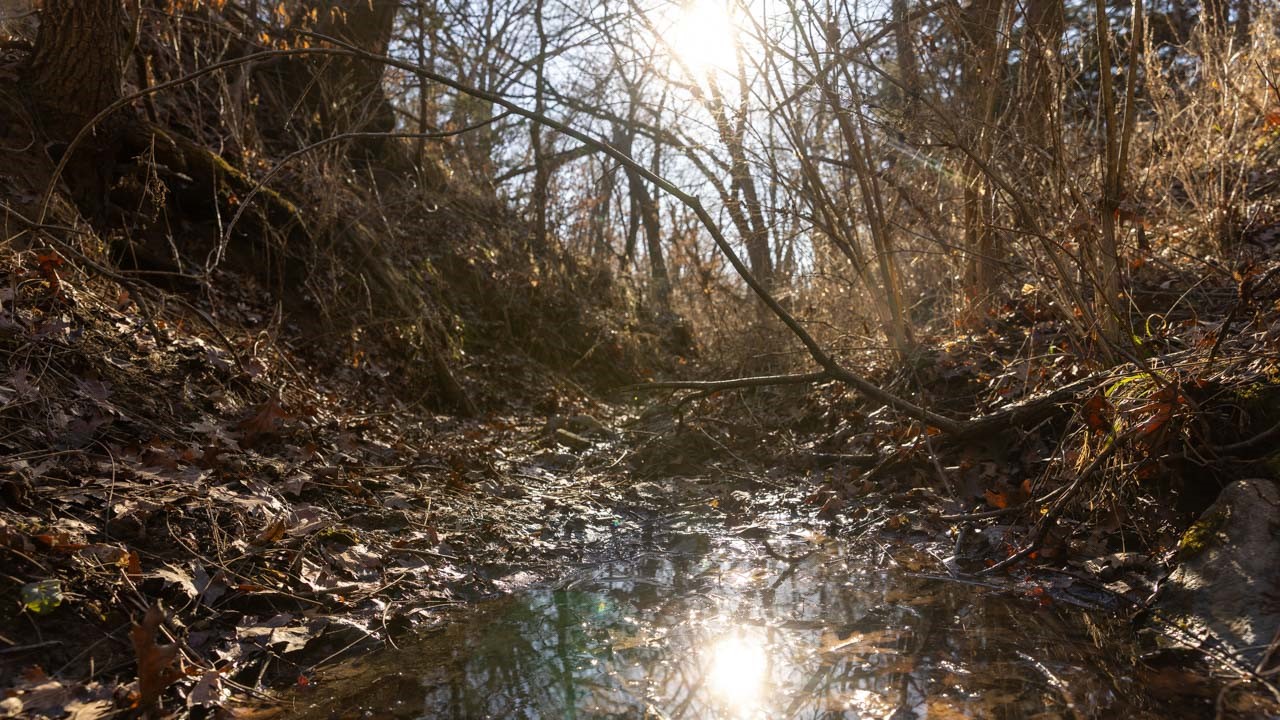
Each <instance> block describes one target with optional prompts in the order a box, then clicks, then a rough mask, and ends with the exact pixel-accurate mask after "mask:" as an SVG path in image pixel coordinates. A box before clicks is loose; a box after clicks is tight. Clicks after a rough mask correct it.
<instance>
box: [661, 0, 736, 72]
mask: <svg viewBox="0 0 1280 720" xmlns="http://www.w3.org/2000/svg"><path fill="white" fill-rule="evenodd" d="M737 34H738V33H737V25H736V24H735V22H734V19H733V15H732V14H731V13H730V12H729V9H728V7H727V6H726V5H725V2H724V0H688V1H687V2H686V3H685V4H684V6H683V7H681V9H680V11H679V14H678V15H677V16H676V19H675V24H674V27H673V28H672V31H671V35H670V36H669V38H668V42H669V43H670V45H671V50H672V52H673V53H675V55H676V57H677V59H679V60H680V62H682V63H684V64H685V65H686V66H688V68H689V71H690V72H692V73H693V74H694V75H696V76H697V77H698V78H701V77H703V76H705V75H706V74H707V73H709V72H712V71H715V70H730V69H732V68H733V67H734V66H735V65H737V51H738V43H737Z"/></svg>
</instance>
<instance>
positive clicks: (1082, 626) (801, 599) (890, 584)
mask: <svg viewBox="0 0 1280 720" xmlns="http://www.w3.org/2000/svg"><path fill="white" fill-rule="evenodd" d="M641 535H642V536H641V538H640V539H639V540H638V541H631V542H630V544H629V546H627V547H625V548H623V549H621V550H619V551H618V552H616V553H612V555H613V556H614V557H613V559H610V560H608V561H603V562H598V563H594V564H590V565H586V566H584V567H582V568H581V569H580V570H579V572H577V573H576V574H575V575H574V576H572V577H571V578H570V579H568V580H565V581H563V582H561V583H560V584H558V585H557V586H555V587H550V588H538V589H532V590H527V591H524V592H522V593H518V594H516V595H514V596H512V597H508V598H505V599H502V600H495V601H491V602H488V603H486V604H481V605H480V606H479V607H478V608H477V609H475V610H473V611H470V612H469V613H468V614H466V615H465V616H461V617H459V618H457V619H456V620H455V621H454V622H452V623H450V624H449V625H448V626H447V627H446V628H445V629H444V630H442V631H440V632H437V633H435V634H433V635H430V636H427V637H425V638H422V639H420V640H418V641H416V642H414V643H411V644H408V645H406V644H405V643H404V642H401V643H399V644H400V647H399V649H398V650H388V651H385V652H382V653H375V654H373V655H371V656H368V657H365V658H362V659H359V660H357V661H354V662H351V663H349V664H347V665H344V666H340V667H338V668H336V669H334V670H332V671H330V672H328V673H325V674H322V675H321V676H320V678H319V679H318V682H316V683H315V684H314V687H311V688H308V689H307V692H306V693H301V694H299V695H298V696H297V697H296V698H295V700H294V710H295V711H296V713H297V714H299V715H302V716H310V717H368V718H411V717H414V718H416V717H421V718H459V719H466V720H471V719H478V718H529V719H532V718H655V719H656V718H721V719H725V720H747V719H751V720H755V719H757V718H771V719H772V718H824V719H825V718H893V720H907V719H908V718H919V719H925V718H930V719H941V720H947V719H951V718H1045V719H1047V718H1093V717H1129V718H1145V717H1150V718H1170V717H1203V716H1204V715H1203V713H1204V712H1205V711H1206V707H1205V706H1197V705H1194V704H1188V703H1187V702H1185V701H1175V700H1167V699H1163V698H1160V697H1157V696H1155V695H1153V694H1152V693H1151V692H1150V690H1149V688H1148V687H1147V686H1146V685H1144V684H1143V683H1140V682H1139V681H1138V680H1136V679H1135V672H1134V668H1135V661H1134V658H1135V647H1134V642H1133V635H1132V632H1131V630H1130V628H1129V624H1128V623H1127V622H1125V621H1124V620H1122V619H1118V618H1116V617H1114V616H1112V615H1110V614H1107V613H1104V612H1099V611H1090V610H1086V609H1082V608H1081V607H1078V606H1076V605H1073V604H1071V603H1064V602H1060V601H1055V600H1052V599H1050V598H1049V597H1047V596H1045V595H1041V594H1039V593H1037V592H1036V590H1035V587H1029V588H1028V589H1027V590H1026V591H1025V592H1021V593H1019V592H1012V593H1011V592H1010V591H1009V589H1008V588H1007V587H1006V588H1004V589H995V588H991V587H987V586H984V585H983V584H980V583H974V582H973V581H961V580H957V579H955V578H948V577H943V576H935V575H930V574H929V573H927V572H921V571H920V570H922V569H923V567H924V566H925V565H931V564H932V565H934V566H936V563H929V562H926V561H928V560H929V558H927V557H923V558H922V557H920V556H922V555H925V553H921V552H920V551H918V550H915V549H914V548H911V547H909V546H904V547H899V548H896V549H895V548H894V547H891V546H889V547H886V546H883V545H880V544H878V543H877V542H875V541H871V540H864V541H860V542H859V541H836V540H833V539H831V538H827V537H823V536H821V535H819V534H817V533H814V532H811V531H808V530H805V529H803V528H802V527H799V526H795V525H788V524H787V523H786V522H785V521H781V522H779V523H778V524H777V525H775V526H771V527H767V528H762V527H760V526H758V525H757V526H752V527H749V528H746V529H741V528H739V529H733V528H726V526H725V524H724V523H723V522H715V521H709V520H707V519H705V518H699V517H698V516H697V515H696V514H691V515H688V516H684V517H679V516H677V517H675V518H674V519H673V518H668V519H667V520H665V521H664V522H663V523H662V524H661V526H660V527H651V528H650V529H649V530H647V531H645V532H643V533H642V534H641ZM913 568H915V570H913ZM1208 712H1210V713H1211V712H1212V709H1211V706H1210V707H1209V708H1208Z"/></svg>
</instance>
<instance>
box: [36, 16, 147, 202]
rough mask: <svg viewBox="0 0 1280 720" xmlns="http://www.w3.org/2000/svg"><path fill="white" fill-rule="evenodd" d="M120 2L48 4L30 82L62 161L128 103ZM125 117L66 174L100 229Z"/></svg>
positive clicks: (87, 145) (93, 140) (84, 149)
mask: <svg viewBox="0 0 1280 720" xmlns="http://www.w3.org/2000/svg"><path fill="white" fill-rule="evenodd" d="M124 20H125V14H124V9H123V8H122V7H121V4H120V0H46V2H45V4H44V8H43V11H42V14H41V21H40V32H39V35H38V36H37V38H36V44H35V49H34V51H33V52H32V54H31V57H30V59H29V60H28V62H27V65H26V68H25V71H24V74H23V82H24V85H25V89H26V93H27V97H28V99H29V102H30V105H31V109H32V112H33V114H34V115H35V117H36V119H37V121H38V122H39V126H40V129H41V130H42V131H43V133H44V135H45V137H46V139H47V141H48V145H47V148H48V149H49V151H50V153H51V154H52V155H53V156H54V158H55V159H57V158H58V156H60V154H61V153H62V152H63V151H64V150H65V148H66V145H67V144H68V143H69V142H70V141H71V140H72V139H73V138H74V137H75V135H76V134H77V133H78V132H80V130H81V129H83V128H84V126H85V125H86V124H87V123H88V122H89V121H90V120H92V119H93V118H94V116H96V115H97V114H98V113H100V112H101V111H103V110H105V109H106V108H107V107H108V106H109V105H111V104H112V103H113V102H115V101H117V100H119V99H120V93H121V90H120V88H121V82H122V79H123V77H122V76H123V74H124V57H125V52H126V48H125V45H126V42H125V41H126V37H127V36H126V32H125V21H124ZM124 124H125V123H124V122H123V120H122V119H121V118H120V117H115V118H108V119H107V120H106V121H103V122H101V123H99V125H98V127H96V128H95V129H94V133H93V135H92V136H91V137H90V138H88V139H87V141H85V142H83V143H81V145H80V147H79V148H78V149H77V150H76V151H75V155H74V157H72V158H71V160H70V162H69V163H68V165H67V169H66V171H65V172H64V173H63V180H64V181H65V182H66V183H67V184H68V185H69V186H70V189H71V195H72V199H73V200H74V201H75V203H76V205H77V206H78V207H79V208H80V211H81V212H82V213H84V214H85V216H86V217H88V218H89V219H90V220H91V221H92V222H94V223H95V224H100V223H102V222H103V221H104V220H105V218H106V211H107V199H106V195H107V191H108V190H109V189H110V185H111V176H112V171H113V169H114V166H115V160H116V154H117V152H118V149H119V145H120V142H119V141H120V137H121V134H122V131H123V126H124Z"/></svg>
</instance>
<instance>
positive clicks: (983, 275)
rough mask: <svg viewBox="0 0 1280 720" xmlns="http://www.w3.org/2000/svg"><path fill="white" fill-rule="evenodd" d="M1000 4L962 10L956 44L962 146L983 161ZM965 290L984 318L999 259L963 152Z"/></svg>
mask: <svg viewBox="0 0 1280 720" xmlns="http://www.w3.org/2000/svg"><path fill="white" fill-rule="evenodd" d="M1003 11H1004V2H1003V0H975V1H974V2H973V3H972V4H971V5H969V7H968V8H965V9H964V10H961V11H960V17H959V22H958V25H959V32H958V33H957V35H958V37H957V40H958V42H959V43H960V44H961V46H962V47H963V48H964V51H965V52H964V58H965V63H964V67H963V69H962V76H961V79H960V102H961V107H962V110H963V112H964V113H965V115H966V116H967V117H968V118H969V119H970V121H971V122H972V123H973V125H971V126H970V127H969V129H968V131H967V132H964V133H963V137H962V138H960V142H963V143H965V144H966V145H967V148H968V151H969V153H972V154H973V155H976V156H977V157H979V158H983V159H984V160H985V159H986V158H987V157H989V156H990V153H991V147H992V138H991V133H992V129H993V128H992V124H993V122H994V120H995V107H996V105H997V102H998V99H999V88H1000V87H1001V75H1002V74H1003V71H1004V63H1003V62H1002V61H1001V58H1000V57H999V53H998V48H999V37H998V34H997V33H998V30H999V28H1000V18H1001V15H1002V14H1003ZM962 179H963V183H964V237H965V252H966V253H967V254H968V255H967V257H966V260H965V289H966V294H967V295H968V300H969V303H970V308H969V309H970V312H971V315H972V316H973V317H971V318H970V319H971V320H977V319H978V316H981V315H985V313H986V310H987V308H988V306H989V303H990V299H991V293H992V292H993V291H994V289H995V269H996V264H997V262H998V260H999V258H998V257H997V252H998V250H997V247H996V236H995V229H994V227H993V225H994V220H995V218H994V213H995V206H994V189H993V188H992V186H991V182H990V179H989V178H987V177H986V175H985V174H983V173H982V171H981V168H980V167H979V164H978V162H977V161H976V160H975V159H974V157H973V156H972V155H969V154H966V156H965V159H964V164H963V171H962Z"/></svg>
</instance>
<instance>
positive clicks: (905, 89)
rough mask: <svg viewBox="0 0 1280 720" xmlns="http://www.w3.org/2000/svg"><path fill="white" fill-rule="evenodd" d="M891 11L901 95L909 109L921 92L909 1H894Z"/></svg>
mask: <svg viewBox="0 0 1280 720" xmlns="http://www.w3.org/2000/svg"><path fill="white" fill-rule="evenodd" d="M891 11H892V13H893V38H894V44H895V50H896V52H897V60H898V82H899V83H901V93H902V94H903V95H904V96H905V97H904V98H903V100H904V104H905V105H907V106H908V107H909V106H910V105H911V104H912V102H913V101H914V100H915V97H916V95H917V94H918V93H919V92H920V68H919V63H918V62H917V60H916V46H915V37H914V36H913V35H912V32H911V22H910V20H909V19H908V14H909V11H910V6H909V0H892V3H891Z"/></svg>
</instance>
